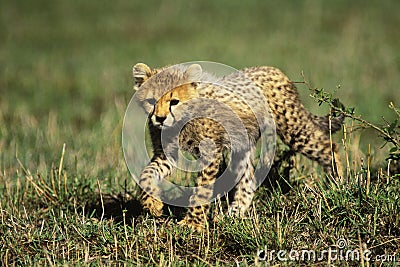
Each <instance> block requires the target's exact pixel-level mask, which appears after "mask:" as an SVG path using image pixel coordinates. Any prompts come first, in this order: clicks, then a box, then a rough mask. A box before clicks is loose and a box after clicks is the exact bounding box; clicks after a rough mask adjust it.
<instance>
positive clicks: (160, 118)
mask: <svg viewBox="0 0 400 267" xmlns="http://www.w3.org/2000/svg"><path fill="white" fill-rule="evenodd" d="M166 118H167V117H159V116H156V122H159V123H160V124H162V123H163V122H164V121H165V119H166Z"/></svg>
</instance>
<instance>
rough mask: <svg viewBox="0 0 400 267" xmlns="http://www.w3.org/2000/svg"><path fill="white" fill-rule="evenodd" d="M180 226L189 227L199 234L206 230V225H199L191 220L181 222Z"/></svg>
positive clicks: (185, 219)
mask: <svg viewBox="0 0 400 267" xmlns="http://www.w3.org/2000/svg"><path fill="white" fill-rule="evenodd" d="M178 225H180V226H184V227H188V228H190V229H193V230H195V231H197V232H199V233H200V232H203V231H204V229H205V228H204V224H200V223H197V222H195V221H193V220H190V219H187V218H184V219H183V220H181V221H179V222H178Z"/></svg>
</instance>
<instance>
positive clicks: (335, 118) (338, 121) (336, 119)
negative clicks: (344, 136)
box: [313, 99, 345, 133]
mask: <svg viewBox="0 0 400 267" xmlns="http://www.w3.org/2000/svg"><path fill="white" fill-rule="evenodd" d="M333 105H334V106H335V107H338V108H340V109H341V110H343V109H344V105H343V104H342V103H341V102H340V101H339V100H338V99H334V100H333ZM329 116H331V114H328V115H325V116H314V118H313V120H314V123H315V124H316V125H317V126H318V127H319V128H320V129H321V130H323V131H324V132H326V133H329V130H330V131H331V132H332V133H335V132H337V131H338V130H340V128H342V124H343V121H344V119H345V115H344V114H343V112H334V111H332V117H331V128H330V129H329Z"/></svg>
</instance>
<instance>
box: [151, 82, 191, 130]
mask: <svg viewBox="0 0 400 267" xmlns="http://www.w3.org/2000/svg"><path fill="white" fill-rule="evenodd" d="M198 85H199V83H197V82H191V83H187V84H183V85H180V86H178V87H176V88H174V89H172V90H170V91H169V92H167V93H166V94H165V95H163V96H162V97H161V98H160V99H159V100H158V101H157V103H156V105H155V106H154V110H153V113H152V115H151V121H152V123H153V124H154V125H155V126H157V127H159V128H168V127H171V126H173V125H175V123H176V122H178V121H180V120H181V119H182V118H183V117H184V116H185V115H187V113H188V111H189V110H188V108H189V109H190V107H189V106H188V105H185V104H186V103H188V101H189V100H192V99H195V98H198V97H199V94H198V91H197V90H196V89H197V86H198Z"/></svg>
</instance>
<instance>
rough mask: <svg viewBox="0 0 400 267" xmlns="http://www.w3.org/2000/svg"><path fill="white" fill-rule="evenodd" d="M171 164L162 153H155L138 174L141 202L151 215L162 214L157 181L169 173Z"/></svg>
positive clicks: (171, 168) (171, 167) (157, 215)
mask: <svg viewBox="0 0 400 267" xmlns="http://www.w3.org/2000/svg"><path fill="white" fill-rule="evenodd" d="M173 168H174V167H173V165H172V164H171V163H170V162H169V161H168V159H167V158H166V156H165V155H164V154H159V155H155V156H154V157H153V158H152V160H151V162H150V163H149V164H148V165H147V166H146V167H145V168H144V170H143V171H142V174H141V175H140V180H139V185H140V187H141V188H142V189H143V192H142V196H141V204H142V207H143V209H144V210H147V211H149V212H150V214H151V215H153V216H155V217H159V216H161V215H162V209H163V203H162V201H161V200H160V189H159V187H158V183H159V182H160V181H161V180H162V179H164V178H165V177H167V176H168V175H170V174H171V172H172V170H173Z"/></svg>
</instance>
